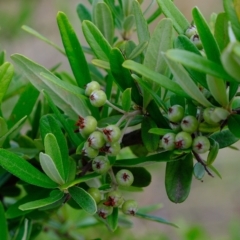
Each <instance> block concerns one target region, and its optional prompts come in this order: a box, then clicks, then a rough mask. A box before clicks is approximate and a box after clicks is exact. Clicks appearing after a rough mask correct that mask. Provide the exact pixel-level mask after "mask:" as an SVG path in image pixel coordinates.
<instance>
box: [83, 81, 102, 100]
mask: <svg viewBox="0 0 240 240" xmlns="http://www.w3.org/2000/svg"><path fill="white" fill-rule="evenodd" d="M100 88H101V87H100V85H99V83H98V82H96V81H92V82H90V83H88V84H87V85H86V89H85V94H86V96H90V95H91V93H92V92H93V91H95V90H100Z"/></svg>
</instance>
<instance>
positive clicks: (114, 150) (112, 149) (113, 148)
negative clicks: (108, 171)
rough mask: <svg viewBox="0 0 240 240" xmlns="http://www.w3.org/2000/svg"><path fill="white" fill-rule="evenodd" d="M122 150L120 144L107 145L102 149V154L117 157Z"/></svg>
mask: <svg viewBox="0 0 240 240" xmlns="http://www.w3.org/2000/svg"><path fill="white" fill-rule="evenodd" d="M120 150H121V145H120V143H119V142H114V143H106V144H105V145H104V146H103V147H102V148H101V149H100V151H101V152H105V153H106V154H107V155H108V156H117V155H118V153H119V152H120Z"/></svg>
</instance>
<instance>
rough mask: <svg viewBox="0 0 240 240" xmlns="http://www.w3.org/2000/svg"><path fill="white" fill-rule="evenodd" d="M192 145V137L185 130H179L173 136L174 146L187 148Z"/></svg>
mask: <svg viewBox="0 0 240 240" xmlns="http://www.w3.org/2000/svg"><path fill="white" fill-rule="evenodd" d="M191 146H192V137H191V135H190V134H189V133H187V132H180V133H178V134H177V135H176V137H175V147H176V148H178V149H187V148H190V147H191Z"/></svg>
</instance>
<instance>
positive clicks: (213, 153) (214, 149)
mask: <svg viewBox="0 0 240 240" xmlns="http://www.w3.org/2000/svg"><path fill="white" fill-rule="evenodd" d="M209 140H210V143H211V147H210V150H209V152H208V156H207V165H212V164H213V162H214V161H215V159H216V158H217V155H218V151H219V144H218V142H217V141H215V140H214V139H212V138H209Z"/></svg>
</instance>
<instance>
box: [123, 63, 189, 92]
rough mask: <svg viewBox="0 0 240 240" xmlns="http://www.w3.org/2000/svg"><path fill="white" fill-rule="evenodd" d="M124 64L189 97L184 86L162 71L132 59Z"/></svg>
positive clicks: (164, 86) (168, 88) (172, 90)
mask: <svg viewBox="0 0 240 240" xmlns="http://www.w3.org/2000/svg"><path fill="white" fill-rule="evenodd" d="M122 66H123V67H125V68H127V69H131V70H133V71H134V72H136V73H138V74H140V75H142V76H143V77H146V78H148V79H150V80H152V81H154V82H156V83H158V84H159V85H160V86H162V87H163V88H165V89H167V90H169V91H171V92H174V93H176V94H178V95H180V96H183V97H188V95H187V94H186V93H185V92H184V91H183V90H182V88H181V87H180V86H179V85H178V84H177V83H175V82H173V81H172V80H170V79H169V78H167V77H165V76H164V75H162V74H160V73H156V72H154V71H152V70H150V69H149V68H147V67H145V66H143V65H142V64H140V63H136V62H134V61H132V60H126V61H125V62H124V63H123V64H122Z"/></svg>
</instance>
